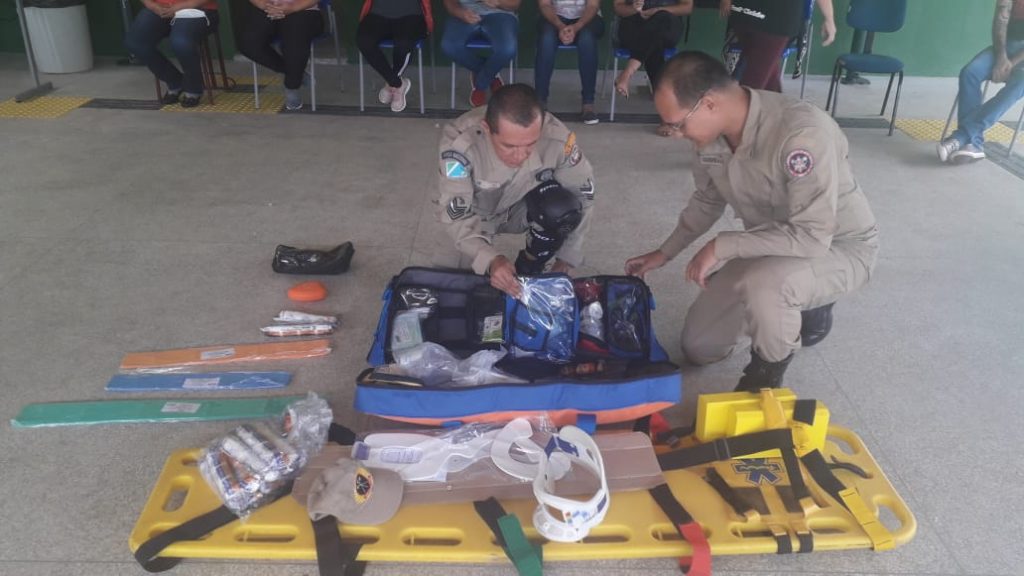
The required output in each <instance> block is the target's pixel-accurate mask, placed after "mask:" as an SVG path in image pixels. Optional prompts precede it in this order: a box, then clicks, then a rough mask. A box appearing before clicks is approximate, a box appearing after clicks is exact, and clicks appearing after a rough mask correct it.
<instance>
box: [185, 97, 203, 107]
mask: <svg viewBox="0 0 1024 576" xmlns="http://www.w3.org/2000/svg"><path fill="white" fill-rule="evenodd" d="M201 99H202V95H199V96H189V95H188V94H186V95H184V96H182V97H181V107H182V108H195V107H196V106H199V101H200V100H201Z"/></svg>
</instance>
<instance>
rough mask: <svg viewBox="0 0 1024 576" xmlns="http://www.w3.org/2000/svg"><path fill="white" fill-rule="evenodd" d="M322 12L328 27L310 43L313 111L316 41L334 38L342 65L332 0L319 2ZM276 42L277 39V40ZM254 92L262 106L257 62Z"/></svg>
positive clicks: (336, 56)
mask: <svg viewBox="0 0 1024 576" xmlns="http://www.w3.org/2000/svg"><path fill="white" fill-rule="evenodd" d="M319 6H320V12H321V13H322V14H323V15H324V17H325V18H327V28H326V30H325V31H324V33H323V34H320V35H319V36H317V37H316V38H313V40H312V41H311V42H310V43H309V93H310V107H311V108H312V110H313V112H316V42H317V41H318V40H322V39H324V38H327V37H328V36H330V37H332V38H334V57H335V58H336V60H337V62H338V66H339V69H340V67H341V40H340V38H339V34H338V31H337V29H336V28H337V22H335V20H334V10H333V9H332V8H331V0H320V2H319ZM275 42H276V40H275ZM341 89H342V90H344V89H345V76H344V74H342V75H341ZM252 92H253V96H254V97H255V99H256V108H257V109H259V107H260V80H259V67H258V66H256V63H255V62H253V63H252Z"/></svg>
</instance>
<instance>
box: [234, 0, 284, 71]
mask: <svg viewBox="0 0 1024 576" xmlns="http://www.w3.org/2000/svg"><path fill="white" fill-rule="evenodd" d="M242 10H243V13H242V23H241V29H240V30H239V31H238V50H239V51H240V52H241V53H242V54H243V55H244V56H245V57H246V58H248V59H250V60H252V61H253V62H255V63H257V64H259V65H260V66H264V67H266V68H269V69H271V70H273V71H274V72H277V73H278V74H284V59H283V58H282V57H281V54H280V53H279V52H278V51H277V50H275V49H274V48H273V46H271V41H272V40H273V38H274V36H275V35H276V34H277V33H278V30H279V27H280V21H278V20H271V19H270V18H267V13H266V12H264V11H262V10H260V9H259V8H257V7H255V6H253V5H252V4H250V3H249V2H244V3H243V6H242Z"/></svg>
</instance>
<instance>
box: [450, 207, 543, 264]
mask: <svg viewBox="0 0 1024 576" xmlns="http://www.w3.org/2000/svg"><path fill="white" fill-rule="evenodd" d="M495 226H496V227H495ZM483 227H484V230H485V231H484V234H488V232H487V231H488V230H490V229H492V228H493V229H494V232H493V233H490V234H488V236H489V239H493V237H494V235H495V234H522V233H523V232H526V230H527V229H528V228H529V224H528V223H527V221H526V200H525V198H524V199H523V200H520V201H519V202H516V203H515V204H513V205H512V207H511V208H509V210H508V214H507V215H506V216H505V219H504V221H502V219H501V218H495V219H494V220H490V221H488V222H485V223H484V225H483ZM435 228H436V232H435V234H434V248H433V250H434V251H433V254H431V257H430V263H431V265H432V266H436V267H439V268H457V269H459V270H471V269H472V268H473V257H472V256H469V255H466V254H463V253H462V252H461V251H460V250H459V249H458V248H457V247H456V246H455V240H453V239H452V237H451V236H449V235H448V231H447V229H446V228H445V227H443V226H435ZM523 247H524V248H525V247H526V237H525V236H524V237H523ZM506 256H508V255H507V254H506ZM509 260H510V261H512V262H515V260H516V255H515V254H513V255H511V256H510V257H509Z"/></svg>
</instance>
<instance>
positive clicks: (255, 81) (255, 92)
mask: <svg viewBox="0 0 1024 576" xmlns="http://www.w3.org/2000/svg"><path fill="white" fill-rule="evenodd" d="M252 96H253V98H254V99H255V100H256V109H257V110H259V109H260V73H259V70H258V69H257V68H256V62H255V61H253V63H252Z"/></svg>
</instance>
